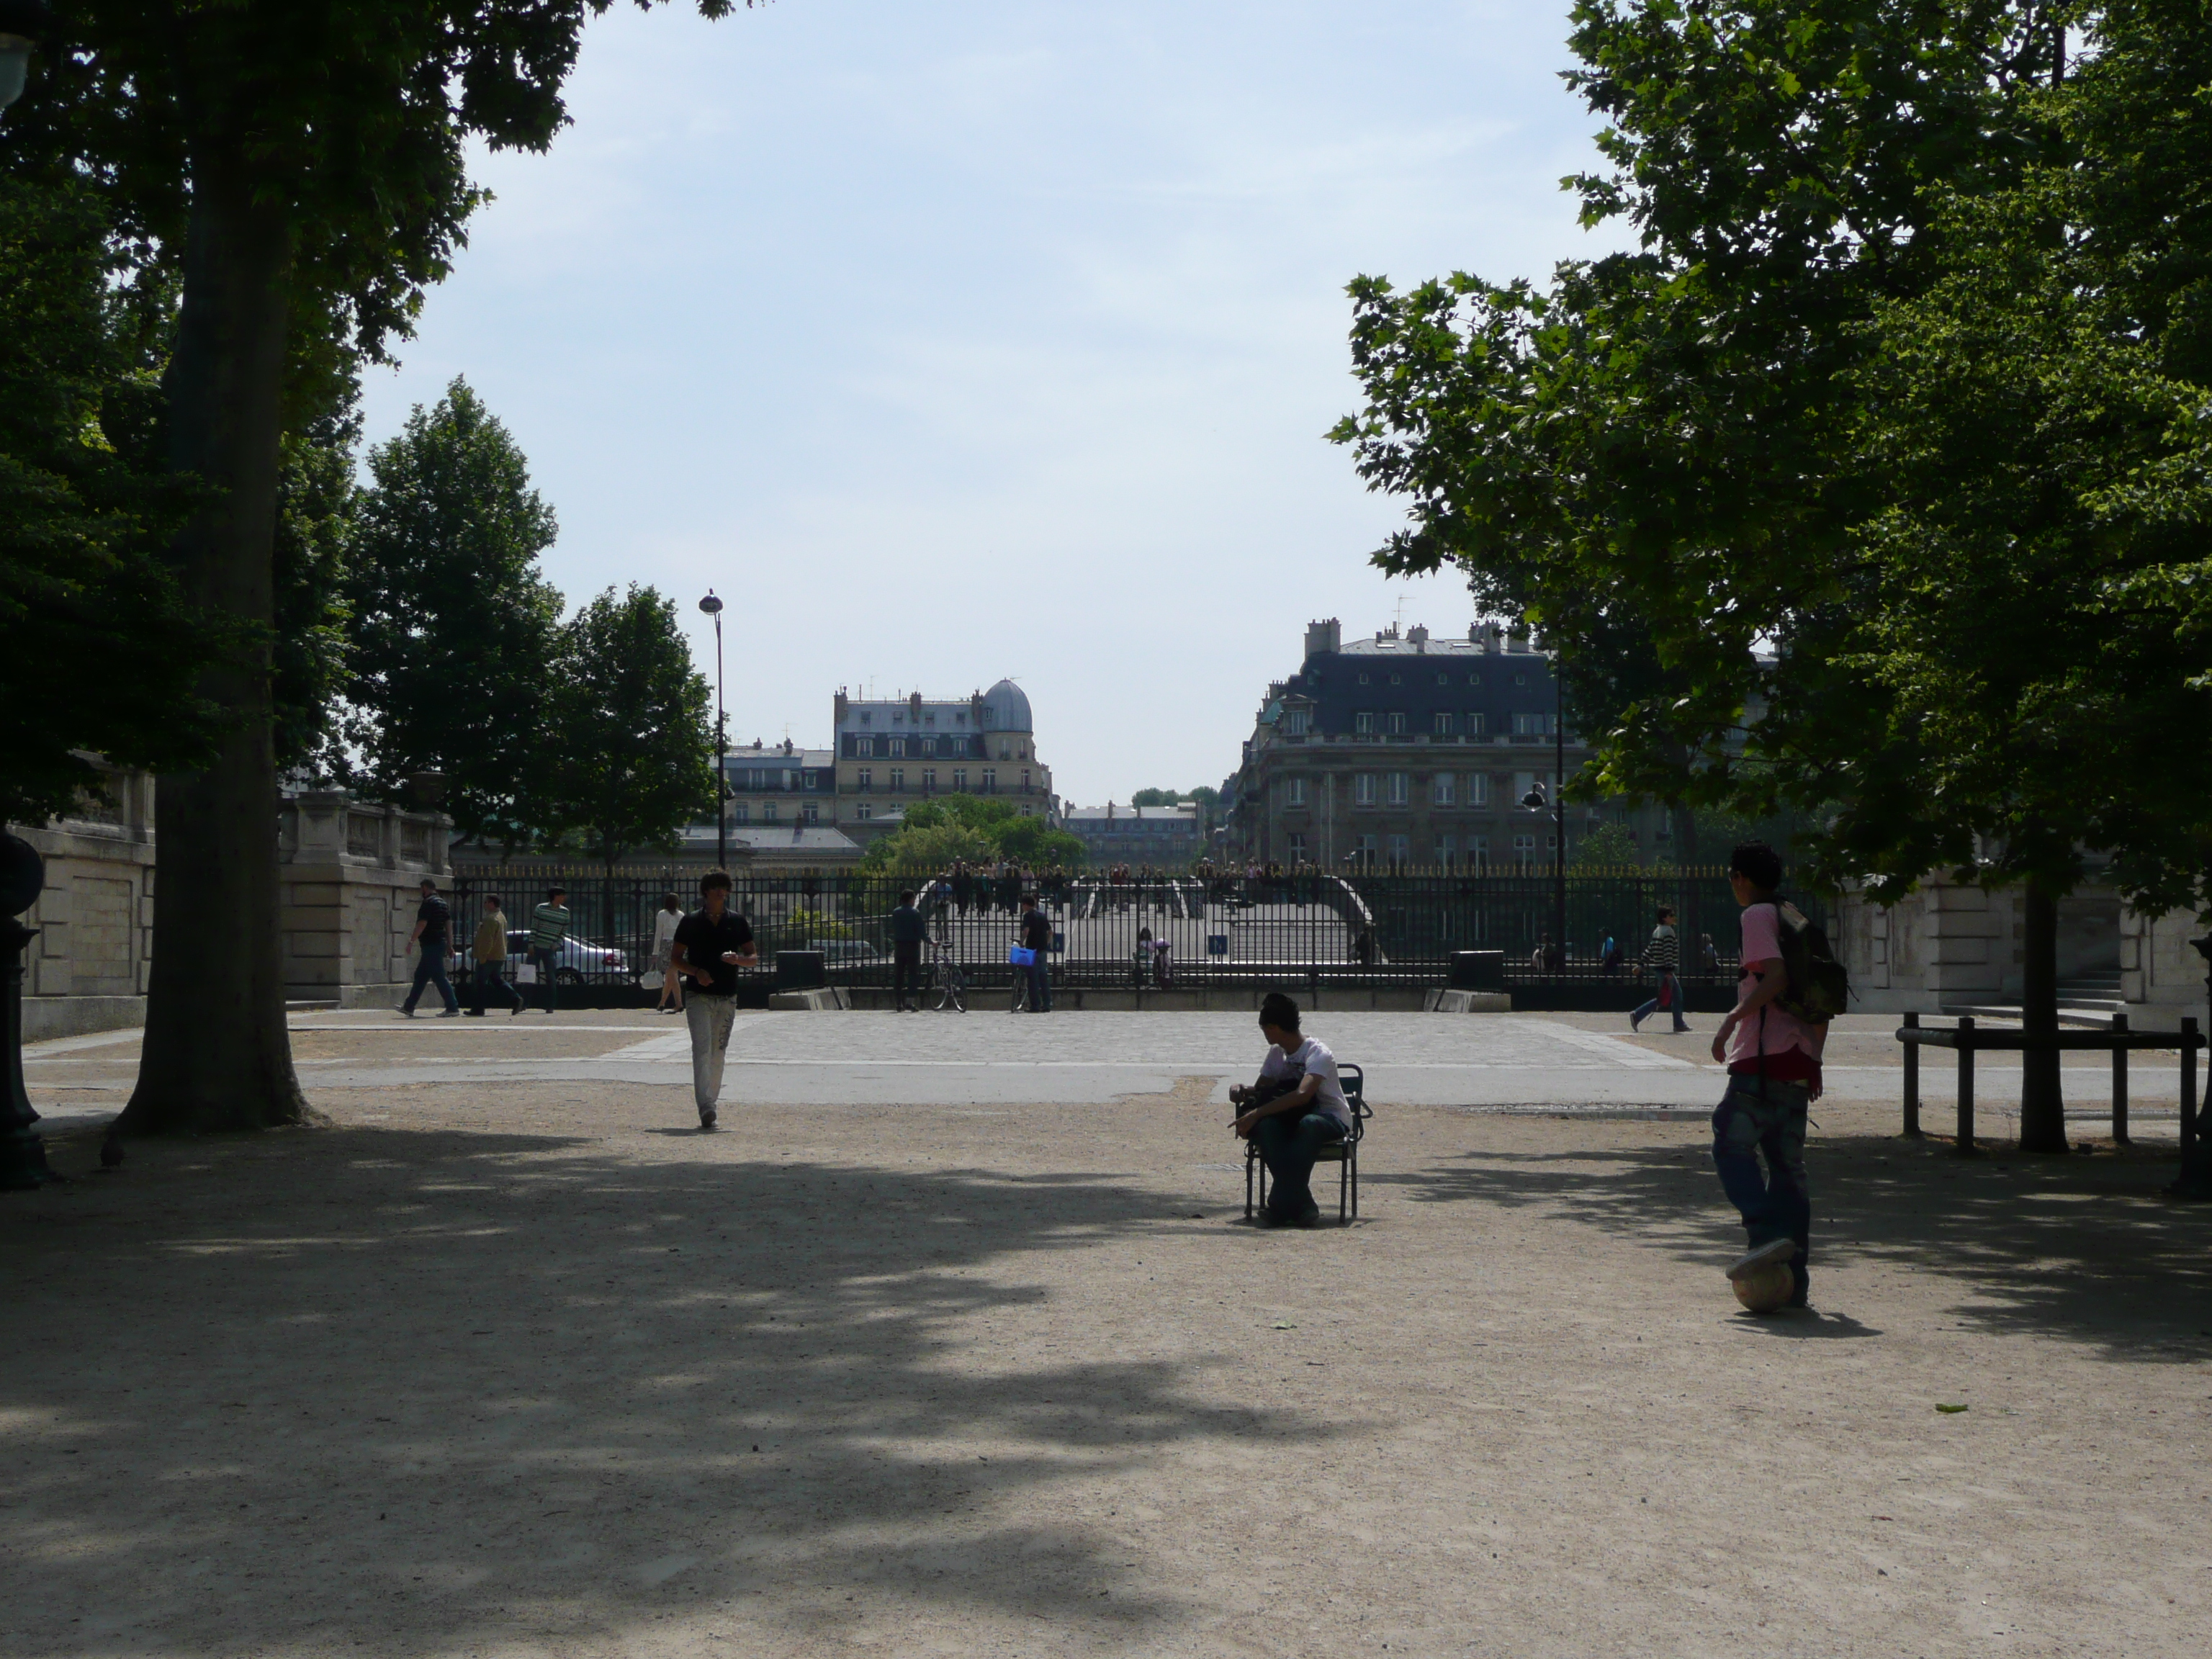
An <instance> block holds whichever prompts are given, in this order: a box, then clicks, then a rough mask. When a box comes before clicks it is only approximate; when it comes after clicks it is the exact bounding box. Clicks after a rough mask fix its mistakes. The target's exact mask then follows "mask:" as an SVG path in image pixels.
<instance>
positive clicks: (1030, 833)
mask: <svg viewBox="0 0 2212 1659" xmlns="http://www.w3.org/2000/svg"><path fill="white" fill-rule="evenodd" d="M998 839H999V855H1000V857H1001V858H1009V859H1012V860H1015V862H1017V863H1019V864H1026V865H1030V866H1049V865H1054V864H1057V865H1061V866H1066V867H1068V868H1076V867H1079V866H1081V865H1082V863H1083V860H1084V856H1085V851H1086V849H1085V847H1084V845H1083V841H1082V838H1081V837H1080V836H1072V835H1070V834H1068V832H1067V831H1066V830H1065V829H1054V828H1053V827H1052V826H1051V825H1050V824H1048V823H1046V822H1045V821H1044V820H1043V819H1042V818H1035V817H1031V818H1022V817H1018V818H1013V819H1010V820H1009V821H1008V822H1006V823H1004V824H1001V825H1000V828H999V836H998Z"/></svg>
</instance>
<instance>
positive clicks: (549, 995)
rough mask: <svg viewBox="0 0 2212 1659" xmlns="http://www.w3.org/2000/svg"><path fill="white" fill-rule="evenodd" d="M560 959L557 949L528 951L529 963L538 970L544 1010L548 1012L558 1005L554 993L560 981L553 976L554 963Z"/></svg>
mask: <svg viewBox="0 0 2212 1659" xmlns="http://www.w3.org/2000/svg"><path fill="white" fill-rule="evenodd" d="M560 960H561V952H560V951H558V950H557V949H556V950H551V951H536V950H533V951H531V953H530V965H531V966H532V967H533V968H535V969H537V970H538V983H539V984H540V985H542V986H544V987H545V1012H547V1013H549V1014H550V1013H551V1012H554V1011H555V1010H556V1008H558V1007H559V1006H560V1003H559V1002H558V1000H556V994H557V992H558V990H559V987H560V984H561V981H559V980H558V979H556V978H555V977H554V964H555V963H558V962H559V961H560Z"/></svg>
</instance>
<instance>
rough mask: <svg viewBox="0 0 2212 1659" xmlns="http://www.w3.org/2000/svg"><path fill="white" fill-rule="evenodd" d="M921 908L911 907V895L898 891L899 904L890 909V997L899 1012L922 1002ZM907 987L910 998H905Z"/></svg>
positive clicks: (917, 1007) (916, 1007)
mask: <svg viewBox="0 0 2212 1659" xmlns="http://www.w3.org/2000/svg"><path fill="white" fill-rule="evenodd" d="M923 932H924V929H923V927H922V923H921V911H919V910H917V909H915V908H914V895H913V894H912V893H910V892H909V893H901V894H900V895H899V902H898V908H896V910H894V911H892V912H891V1001H892V1004H893V1005H894V1006H896V1008H897V1010H898V1012H901V1013H902V1014H910V1013H916V1012H920V1010H921V941H922V936H923ZM908 987H911V988H912V990H913V994H914V1000H913V1002H911V1003H909V1002H908V1000H907V994H908Z"/></svg>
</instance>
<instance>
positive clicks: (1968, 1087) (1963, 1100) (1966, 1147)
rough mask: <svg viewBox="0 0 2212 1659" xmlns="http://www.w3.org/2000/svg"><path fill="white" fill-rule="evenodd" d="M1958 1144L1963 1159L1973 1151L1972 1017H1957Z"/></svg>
mask: <svg viewBox="0 0 2212 1659" xmlns="http://www.w3.org/2000/svg"><path fill="white" fill-rule="evenodd" d="M1958 1041H1959V1144H1958V1146H1957V1149H1956V1150H1957V1152H1958V1153H1959V1156H1960V1157H1961V1158H1964V1157H1966V1156H1967V1155H1968V1154H1969V1153H1971V1152H1972V1151H1973V1150H1974V1017H1973V1016H1972V1014H1961V1015H1960V1017H1959V1036H1958Z"/></svg>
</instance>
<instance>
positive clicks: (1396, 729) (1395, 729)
mask: <svg viewBox="0 0 2212 1659" xmlns="http://www.w3.org/2000/svg"><path fill="white" fill-rule="evenodd" d="M1386 718H1387V726H1386V729H1387V730H1388V731H1389V734H1390V735H1391V736H1392V737H1394V738H1402V737H1404V736H1405V735H1406V716H1405V714H1403V713H1402V712H1397V711H1394V712H1393V713H1391V714H1389V716H1387V717H1386Z"/></svg>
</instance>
